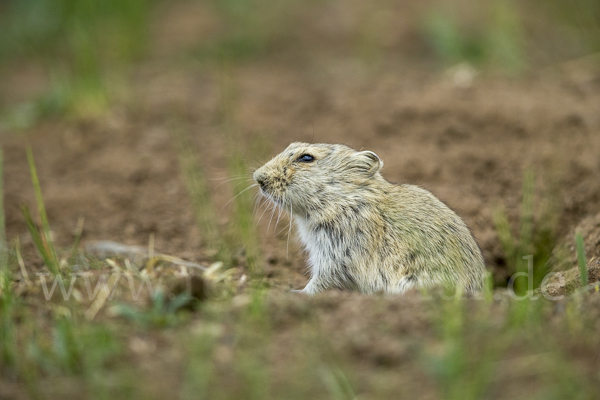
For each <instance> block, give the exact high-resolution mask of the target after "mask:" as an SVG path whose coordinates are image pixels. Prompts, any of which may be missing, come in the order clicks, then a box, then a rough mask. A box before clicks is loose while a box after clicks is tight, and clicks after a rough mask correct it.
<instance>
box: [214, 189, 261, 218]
mask: <svg viewBox="0 0 600 400" xmlns="http://www.w3.org/2000/svg"><path fill="white" fill-rule="evenodd" d="M236 186H237V185H236ZM256 186H258V183H255V184H253V185H250V186H248V187H247V188H246V189H244V190H242V191H241V192H239V193H238V194H236V195H235V196H233V198H232V199H231V200H229V201H228V202H227V203H225V205H224V206H223V207H222V208H221V211H223V209H225V207H227V206H228V205H229V204H230V203H231V202H232V201H234V200H235V199H237V198H238V197H240V196H241V195H242V194H244V193H245V192H247V191H248V190H250V189H252V188H253V187H256Z"/></svg>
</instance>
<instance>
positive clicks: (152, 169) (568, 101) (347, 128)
mask: <svg viewBox="0 0 600 400" xmlns="http://www.w3.org/2000/svg"><path fill="white" fill-rule="evenodd" d="M339 67H340V68H346V70H344V71H342V73H340V71H339V70H332V71H328V70H326V69H324V68H323V69H320V68H319V66H318V65H308V66H300V67H297V68H294V67H291V66H289V65H277V64H275V65H273V64H268V65H258V66H257V65H253V66H248V67H240V68H237V69H236V70H235V76H236V79H237V80H238V82H239V98H238V104H239V110H238V111H237V118H238V121H239V122H238V123H239V126H240V129H241V130H242V132H243V134H244V135H245V136H246V143H247V142H249V141H250V140H252V138H256V137H260V138H261V139H262V140H263V141H266V142H267V143H268V147H270V148H271V149H272V150H271V151H270V154H269V155H268V156H267V157H264V156H263V157H262V158H259V157H256V156H254V155H252V154H248V150H246V152H245V157H246V158H247V162H248V164H249V165H252V166H254V167H257V166H260V164H261V163H262V162H265V161H267V160H268V158H269V157H270V156H271V155H274V154H276V153H277V152H279V151H280V150H282V149H283V148H285V147H286V146H287V144H289V143H290V142H292V141H313V142H329V143H345V144H348V145H350V146H352V147H354V148H364V149H370V150H372V151H375V152H376V153H377V154H378V155H379V156H380V157H381V158H382V159H383V160H384V162H385V167H384V169H383V171H382V173H383V175H384V176H385V177H386V178H387V179H388V180H390V181H392V182H407V183H414V184H418V185H421V186H423V187H425V188H427V189H429V190H431V191H432V192H433V193H434V194H436V195H437V196H438V197H439V198H440V199H442V200H443V201H444V202H446V203H447V204H448V205H450V207H451V208H453V209H454V210H455V211H456V212H457V213H458V214H459V215H460V216H462V217H463V218H464V219H465V221H466V222H467V224H468V226H469V227H470V228H471V230H472V231H473V233H474V235H475V237H476V238H477V240H478V242H479V245H480V246H481V248H482V250H483V254H484V257H485V260H486V264H487V266H488V268H489V269H490V270H491V271H493V272H494V274H495V276H496V281H497V282H501V281H502V280H503V279H505V278H506V277H505V276H504V275H503V262H504V261H503V253H502V249H501V247H500V244H499V241H498V239H497V237H496V234H495V230H494V225H493V222H492V212H493V210H494V209H495V207H497V206H498V205H499V204H505V205H506V207H507V209H508V212H509V216H510V217H511V218H512V219H513V221H515V222H516V220H517V217H518V207H519V204H520V196H521V183H522V178H523V174H524V171H525V169H526V168H532V169H533V170H534V171H535V173H536V175H537V178H538V181H539V182H538V183H539V184H538V195H539V196H540V197H541V196H542V195H543V193H544V192H543V190H544V189H543V187H544V182H545V181H547V180H549V179H555V177H556V176H558V177H559V179H560V194H559V195H560V208H561V210H560V211H561V212H562V214H561V223H560V234H561V237H563V239H564V240H565V241H566V242H567V243H569V244H570V245H572V244H573V231H574V229H575V227H577V226H578V225H579V224H580V223H581V222H582V221H587V220H592V219H597V215H598V213H599V212H600V184H599V181H598V174H599V172H600V157H599V155H600V114H599V113H598V110H599V109H600V81H592V82H588V83H587V84H586V85H581V84H576V83H573V82H571V81H570V80H569V79H568V78H566V77H565V76H563V75H559V74H553V75H551V76H549V77H547V76H543V75H539V74H532V75H530V76H526V77H524V78H521V79H510V78H498V77H496V78H494V77H482V78H481V79H479V78H475V80H474V82H473V84H472V85H471V86H470V87H468V88H462V87H457V86H456V85H454V84H453V80H452V79H451V78H452V77H451V76H448V75H447V74H442V73H437V74H436V73H431V74H428V75H426V76H419V74H415V73H411V71H410V70H407V71H406V72H405V71H403V70H397V71H394V70H391V71H384V72H382V73H380V74H377V75H376V76H375V75H373V76H369V75H367V74H366V73H365V72H364V71H361V70H360V69H356V70H353V69H352V68H349V67H348V66H346V65H344V64H343V63H342V62H341V61H340V66H339ZM307 70H308V71H309V72H307ZM134 79H135V81H136V85H135V86H136V88H135V95H134V98H135V99H137V103H136V104H135V105H123V106H119V107H115V109H114V110H112V111H111V113H110V115H108V116H107V117H106V118H103V119H100V120H96V121H87V122H77V123H69V122H66V123H65V122H47V123H44V124H43V125H42V126H40V127H37V128H35V129H34V130H33V131H32V132H28V133H27V136H26V137H24V136H23V135H17V136H12V135H11V136H9V135H8V134H7V133H5V134H4V135H3V136H4V140H3V141H4V142H5V144H4V148H5V158H6V161H5V163H6V172H5V175H6V189H5V190H6V209H7V210H6V214H7V230H8V237H9V238H12V237H14V236H16V235H19V236H20V237H21V239H22V240H23V241H25V242H26V241H27V237H28V236H27V235H26V228H25V224H24V222H23V219H22V216H21V213H20V211H19V205H20V204H21V203H25V204H29V205H30V206H33V204H34V203H33V200H34V195H33V189H32V187H31V184H30V178H29V176H28V168H27V164H26V157H25V152H24V146H23V144H24V143H29V144H31V146H32V147H33V151H34V155H35V159H36V163H37V165H38V169H39V175H40V180H41V184H42V189H43V192H44V199H45V201H46V206H47V209H48V215H49V218H50V224H51V227H52V229H53V232H54V235H55V238H56V240H57V241H58V243H59V244H60V245H63V246H67V245H69V244H70V243H71V242H72V240H73V232H74V230H75V228H76V226H77V222H78V219H79V218H84V220H85V223H84V241H87V240H115V241H119V242H123V243H127V244H138V245H146V244H147V243H148V239H149V235H150V234H151V233H154V236H155V240H156V242H155V243H156V247H157V248H158V249H160V250H161V251H164V252H167V253H170V254H177V255H179V256H181V257H184V258H190V259H193V260H204V259H205V257H204V255H203V247H202V240H201V238H202V235H201V232H199V231H198V229H197V227H196V225H195V220H194V217H193V210H192V206H191V203H190V200H189V197H188V194H187V192H186V188H185V185H184V182H183V179H182V177H181V174H180V168H179V164H178V159H177V153H176V150H175V146H174V144H173V141H172V140H171V136H170V127H169V126H170V124H169V121H170V118H172V115H177V116H179V115H183V118H185V120H186V121H187V122H189V130H190V132H192V135H193V137H194V139H195V144H196V146H197V150H198V155H199V159H200V160H201V163H202V165H203V166H204V168H205V170H206V172H207V175H208V177H209V184H210V185H211V186H212V189H213V191H212V193H213V195H214V202H215V204H216V205H219V206H217V209H219V210H220V219H221V220H222V221H226V220H227V216H228V214H229V211H230V210H229V209H228V208H227V207H225V208H222V206H221V205H223V204H225V203H227V201H228V200H230V199H231V197H232V194H231V193H232V192H231V190H230V188H229V186H228V183H227V182H225V181H226V180H227V179H228V175H227V160H228V157H231V156H232V154H230V153H228V150H231V148H232V147H231V146H228V144H227V142H226V140H227V139H226V138H225V137H223V133H222V130H221V129H220V123H219V122H218V121H219V117H218V113H219V104H218V103H219V94H218V90H219V89H218V80H219V77H218V76H217V75H216V74H211V73H210V71H208V72H207V71H206V70H197V69H186V70H175V71H173V70H172V69H171V70H166V71H165V70H164V69H162V68H161V67H160V66H151V67H147V68H145V69H144V70H143V71H142V72H141V73H140V74H138V76H136V77H134ZM250 174H251V171H249V172H248V175H250ZM224 182H225V183H224ZM234 183H235V182H234ZM261 213H262V209H259V210H258V211H257V216H260V214H261ZM586 218H587V220H586ZM268 220H269V215H268V214H267V216H266V217H263V218H262V219H261V223H260V226H259V233H258V234H259V236H260V238H261V240H263V241H264V245H265V248H266V255H267V258H268V260H269V261H268V263H267V265H268V268H269V271H270V273H272V275H273V276H274V277H277V278H281V279H282V281H286V282H288V284H293V285H294V286H295V287H300V286H301V285H302V283H303V281H304V280H305V278H304V277H303V273H304V265H305V264H304V263H305V261H304V256H303V255H302V254H301V251H300V249H299V247H298V245H297V243H296V241H295V240H291V242H290V249H289V254H287V255H286V247H287V246H286V241H287V236H286V233H287V232H283V233H280V234H279V235H275V234H274V230H273V228H272V227H271V230H270V232H269V233H267V232H266V228H267V225H268ZM286 224H287V220H282V221H280V224H279V227H278V229H277V230H275V232H277V231H279V230H280V229H281V228H282V227H283V226H285V225H286ZM588 225H589V223H588ZM594 228H595V229H596V232H597V228H598V227H597V224H595V225H594V224H592V228H591V229H592V232H593V231H594ZM284 231H285V229H284ZM592 239H593V241H592V242H591V243H590V242H589V241H588V243H587V245H588V246H587V247H588V248H587V253H588V254H589V255H590V256H591V255H597V254H598V251H599V250H598V249H599V247H598V246H599V243H598V240H597V234H596V235H595V236H594V237H593V238H592V237H591V236H590V240H592ZM571 247H572V246H571ZM277 280H278V281H279V279H277Z"/></svg>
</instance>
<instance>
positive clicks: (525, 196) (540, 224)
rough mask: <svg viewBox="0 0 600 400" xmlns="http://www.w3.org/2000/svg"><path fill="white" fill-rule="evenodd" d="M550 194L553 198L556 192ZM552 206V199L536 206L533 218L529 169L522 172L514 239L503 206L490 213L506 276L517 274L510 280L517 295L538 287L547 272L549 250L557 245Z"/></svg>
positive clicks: (530, 173)
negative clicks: (517, 219)
mask: <svg viewBox="0 0 600 400" xmlns="http://www.w3.org/2000/svg"><path fill="white" fill-rule="evenodd" d="M552 190H555V188H553V189H552ZM550 195H551V196H552V197H556V193H551V194H550ZM553 203H555V201H554V200H549V201H547V202H546V204H544V206H543V207H540V208H539V209H540V213H539V215H538V216H537V219H536V216H535V213H534V211H535V205H536V204H535V174H534V173H533V171H532V170H526V171H525V173H524V175H523V186H522V200H521V208H520V213H519V227H518V232H519V233H518V236H515V235H514V234H513V232H512V229H511V226H510V222H509V220H508V216H507V214H506V209H505V208H504V207H503V206H499V207H497V208H496V210H495V212H494V214H493V222H494V225H495V228H496V232H497V234H498V239H499V240H500V244H501V245H502V249H503V251H504V256H505V259H506V264H507V267H508V271H509V274H510V275H514V274H519V275H520V277H518V278H515V279H514V281H513V284H514V290H515V293H517V294H519V295H522V294H524V293H526V292H527V291H528V290H533V289H534V288H537V287H539V285H540V284H541V282H542V281H543V279H544V277H545V276H546V274H547V273H548V272H549V271H550V268H551V264H552V255H553V251H554V250H555V249H556V248H557V245H558V242H557V229H558V215H559V214H558V210H557V209H556V207H554V206H553ZM524 275H527V276H524ZM529 275H531V276H529ZM512 279H513V278H512V277H511V280H512ZM509 284H510V282H509Z"/></svg>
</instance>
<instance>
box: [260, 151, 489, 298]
mask: <svg viewBox="0 0 600 400" xmlns="http://www.w3.org/2000/svg"><path fill="white" fill-rule="evenodd" d="M382 166H383V162H382V161H381V160H380V159H379V157H378V156H377V155H376V154H375V153H373V152H371V151H355V150H353V149H351V148H350V147H347V146H344V145H338V144H308V143H292V144H291V145H290V146H289V147H288V148H287V149H285V150H284V151H283V152H282V153H281V154H279V155H277V156H275V157H274V158H273V159H272V160H271V161H269V162H268V163H266V164H265V165H263V166H262V167H260V168H259V169H258V170H256V171H255V172H254V179H255V180H256V182H258V184H259V185H260V190H261V192H262V194H263V195H265V196H266V197H267V198H269V199H270V200H271V201H273V202H274V203H275V204H276V205H277V206H279V207H280V208H282V209H283V210H286V211H287V212H289V213H290V214H291V216H292V217H293V218H294V220H295V223H296V226H297V228H298V232H299V234H300V239H301V241H302V243H303V244H304V247H305V248H306V250H307V251H308V253H309V265H310V275H311V277H310V281H309V282H308V284H307V285H306V287H305V288H304V289H303V290H302V292H304V293H307V294H310V295H312V294H315V293H318V292H321V291H323V290H327V289H333V288H337V289H343V290H357V291H360V292H362V293H375V292H384V293H402V292H404V291H406V290H407V289H410V288H413V287H414V288H423V287H430V286H433V285H450V286H454V287H459V288H460V289H461V290H462V291H464V292H467V293H472V292H477V291H480V290H483V289H484V288H485V282H486V276H487V274H486V269H485V266H484V263H483V257H482V255H481V251H480V249H479V247H478V246H477V244H476V243H475V240H474V238H473V236H472V235H471V233H470V232H469V229H468V228H467V226H466V225H465V223H464V222H463V221H462V220H461V219H460V217H458V216H457V215H456V214H455V213H454V211H452V210H450V208H448V207H447V206H446V205H445V204H444V203H442V202H441V201H440V200H438V199H437V198H436V197H435V196H434V195H433V194H431V193H430V192H428V191H427V190H425V189H422V188H420V187H418V186H413V185H395V184H392V183H390V182H388V181H386V180H385V179H384V178H383V177H382V176H381V174H380V172H379V171H380V170H381V168H382Z"/></svg>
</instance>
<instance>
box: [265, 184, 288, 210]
mask: <svg viewBox="0 0 600 400" xmlns="http://www.w3.org/2000/svg"><path fill="white" fill-rule="evenodd" d="M260 193H261V194H262V195H263V196H265V197H266V198H267V199H269V200H270V201H272V202H273V203H275V204H276V205H278V206H283V199H281V198H279V196H275V195H273V193H271V192H269V191H268V189H267V186H261V187H260Z"/></svg>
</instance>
